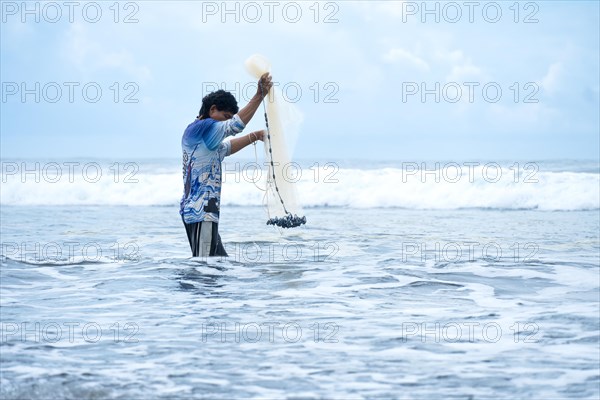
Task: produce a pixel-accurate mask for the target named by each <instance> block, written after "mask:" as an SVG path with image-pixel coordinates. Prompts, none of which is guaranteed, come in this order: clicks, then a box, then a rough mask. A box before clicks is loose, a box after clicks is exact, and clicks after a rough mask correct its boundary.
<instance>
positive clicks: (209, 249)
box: [183, 221, 227, 257]
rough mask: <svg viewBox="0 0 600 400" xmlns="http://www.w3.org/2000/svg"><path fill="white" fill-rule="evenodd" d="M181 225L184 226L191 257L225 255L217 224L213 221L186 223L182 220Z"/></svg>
mask: <svg viewBox="0 0 600 400" xmlns="http://www.w3.org/2000/svg"><path fill="white" fill-rule="evenodd" d="M183 225H184V226H185V231H186V233H187V237H188V241H189V242H190V248H191V249H192V256H193V257H207V256H224V257H227V252H226V251H225V248H224V247H223V243H222V242H221V236H220V235H219V224H217V223H215V222H195V223H193V224H186V223H185V221H183Z"/></svg>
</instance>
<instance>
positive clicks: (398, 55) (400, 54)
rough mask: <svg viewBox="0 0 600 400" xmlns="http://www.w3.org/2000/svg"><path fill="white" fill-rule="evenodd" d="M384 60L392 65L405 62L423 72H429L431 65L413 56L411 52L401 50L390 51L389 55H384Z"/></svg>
mask: <svg viewBox="0 0 600 400" xmlns="http://www.w3.org/2000/svg"><path fill="white" fill-rule="evenodd" d="M383 60H384V61H387V62H390V63H396V62H401V63H402V62H405V63H409V64H411V65H413V66H415V67H417V68H419V69H423V70H427V71H428V70H429V64H427V62H426V61H425V60H423V59H422V58H420V57H418V56H416V55H414V54H412V53H411V52H409V51H407V50H404V49H400V48H393V49H390V50H389V51H388V52H387V53H385V54H384V55H383Z"/></svg>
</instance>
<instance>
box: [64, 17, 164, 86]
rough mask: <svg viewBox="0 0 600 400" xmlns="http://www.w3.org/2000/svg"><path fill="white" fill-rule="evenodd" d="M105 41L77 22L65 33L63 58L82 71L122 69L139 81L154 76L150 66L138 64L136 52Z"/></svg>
mask: <svg viewBox="0 0 600 400" xmlns="http://www.w3.org/2000/svg"><path fill="white" fill-rule="evenodd" d="M106 42H107V43H106V44H105V43H103V42H102V41H100V40H95V39H93V38H91V37H90V34H89V32H88V30H87V29H86V27H85V26H84V25H83V24H81V23H74V24H72V25H71V26H70V28H69V29H68V30H67V32H66V39H65V40H64V42H63V44H62V46H61V47H62V54H63V57H64V58H65V59H66V60H67V61H68V62H69V63H71V64H72V65H73V66H74V67H75V68H77V69H79V70H80V71H82V72H83V73H90V72H97V71H99V70H113V71H114V70H121V71H122V72H125V73H126V74H127V75H129V76H131V77H133V78H135V80H136V81H138V82H139V81H146V80H149V79H151V77H152V74H151V71H150V69H149V68H148V67H147V66H145V65H139V64H138V63H137V62H136V61H135V57H134V55H133V54H132V53H131V52H130V51H128V50H125V49H119V50H117V49H115V47H116V46H115V45H114V43H111V39H110V38H107V39H106Z"/></svg>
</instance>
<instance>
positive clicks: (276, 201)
mask: <svg viewBox="0 0 600 400" xmlns="http://www.w3.org/2000/svg"><path fill="white" fill-rule="evenodd" d="M245 65H246V69H247V70H248V72H249V73H250V74H252V76H254V77H255V78H256V79H258V78H260V76H261V75H263V74H264V73H265V72H271V63H269V61H268V60H267V59H266V58H265V57H263V56H261V55H257V54H255V55H253V56H251V57H250V58H248V59H247V60H246V63H245ZM264 104H265V105H266V112H267V118H268V120H269V130H268V132H269V134H270V138H268V137H267V135H265V139H264V148H265V158H266V161H267V163H268V165H269V171H268V175H267V176H268V179H267V181H266V193H265V202H266V206H267V210H268V214H269V218H273V217H279V218H281V217H284V216H285V215H286V211H287V212H288V213H291V214H298V215H301V212H302V210H301V208H300V206H299V204H298V201H297V195H296V189H295V187H294V182H295V181H296V179H297V173H298V171H297V168H296V167H297V165H296V164H292V159H291V155H292V154H293V150H294V146H295V143H296V138H297V136H298V132H299V128H300V123H301V122H302V114H301V113H300V112H299V111H298V109H297V108H296V107H294V106H293V105H292V104H290V103H289V102H286V101H285V100H284V99H283V96H282V94H281V91H280V90H278V89H277V88H276V87H273V88H272V89H271V92H270V93H269V96H267V97H266V98H265V100H264ZM269 150H271V153H270V152H269ZM271 161H273V165H271ZM273 176H274V177H273Z"/></svg>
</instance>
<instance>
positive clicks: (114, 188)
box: [0, 164, 600, 211]
mask: <svg viewBox="0 0 600 400" xmlns="http://www.w3.org/2000/svg"><path fill="white" fill-rule="evenodd" d="M253 165H254V164H227V165H226V166H225V168H224V171H225V172H224V176H223V182H224V183H223V193H222V199H221V201H222V204H223V205H244V206H247V205H250V206H260V205H262V203H263V194H264V193H263V192H261V191H260V190H259V189H258V188H257V187H256V186H255V184H254V183H253V182H252V179H254V178H253V170H252V166H253ZM171 171H172V172H166V170H165V168H164V166H160V167H157V166H156V165H151V164H150V165H146V166H144V165H141V166H140V168H139V172H138V173H136V174H135V175H132V176H131V177H129V178H130V179H124V175H123V174H121V176H119V177H118V179H115V176H114V174H104V175H103V176H102V177H101V178H99V179H90V178H86V179H84V178H82V175H77V174H74V176H73V179H69V177H68V176H66V175H65V174H63V176H62V177H60V179H56V178H55V177H54V178H53V177H51V176H49V175H44V174H43V173H42V174H40V176H39V177H37V178H39V179H35V178H36V177H35V176H33V175H31V174H29V175H22V174H19V173H14V174H3V175H2V190H1V191H0V203H1V204H2V205H128V206H138V205H142V206H177V205H178V203H179V199H180V197H181V194H182V191H183V184H182V178H181V172H180V171H179V169H178V168H172V169H171ZM435 171H437V172H431V171H429V172H427V173H424V172H423V171H421V172H418V173H415V172H414V171H412V169H410V168H408V169H407V168H379V169H360V168H337V167H335V166H334V165H333V164H331V165H321V166H320V168H304V169H295V168H294V167H292V166H291V167H290V168H289V169H288V176H289V178H290V180H294V181H296V180H297V183H296V187H297V189H298V193H299V201H300V203H301V206H304V207H320V206H333V207H350V208H359V209H369V208H376V207H399V208H407V209H460V208H490V209H537V210H546V211H554V210H573V211H576V210H591V209H598V208H600V192H599V190H598V188H599V187H600V174H598V173H593V172H561V171H541V170H540V171H539V172H536V173H535V174H533V175H528V174H521V175H517V176H515V174H514V171H513V170H510V169H509V168H502V169H501V176H500V178H499V179H498V180H497V181H496V178H495V176H496V172H497V171H492V172H489V171H488V173H487V174H486V173H485V171H484V167H483V165H480V166H477V167H473V168H472V170H471V171H467V170H466V169H464V168H463V170H462V171H461V172H460V174H459V175H456V174H455V172H456V170H455V169H454V170H452V171H450V170H449V169H447V170H444V169H437V170H435ZM449 171H450V172H449ZM498 171H500V170H498ZM42 172H43V171H42ZM254 173H255V177H256V178H258V177H260V178H259V179H257V180H258V181H257V185H258V187H262V188H264V179H265V178H266V175H267V173H266V169H263V170H256V171H254ZM298 174H300V175H298ZM298 177H299V179H298ZM36 180H37V181H36ZM71 181H72V182H71Z"/></svg>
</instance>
